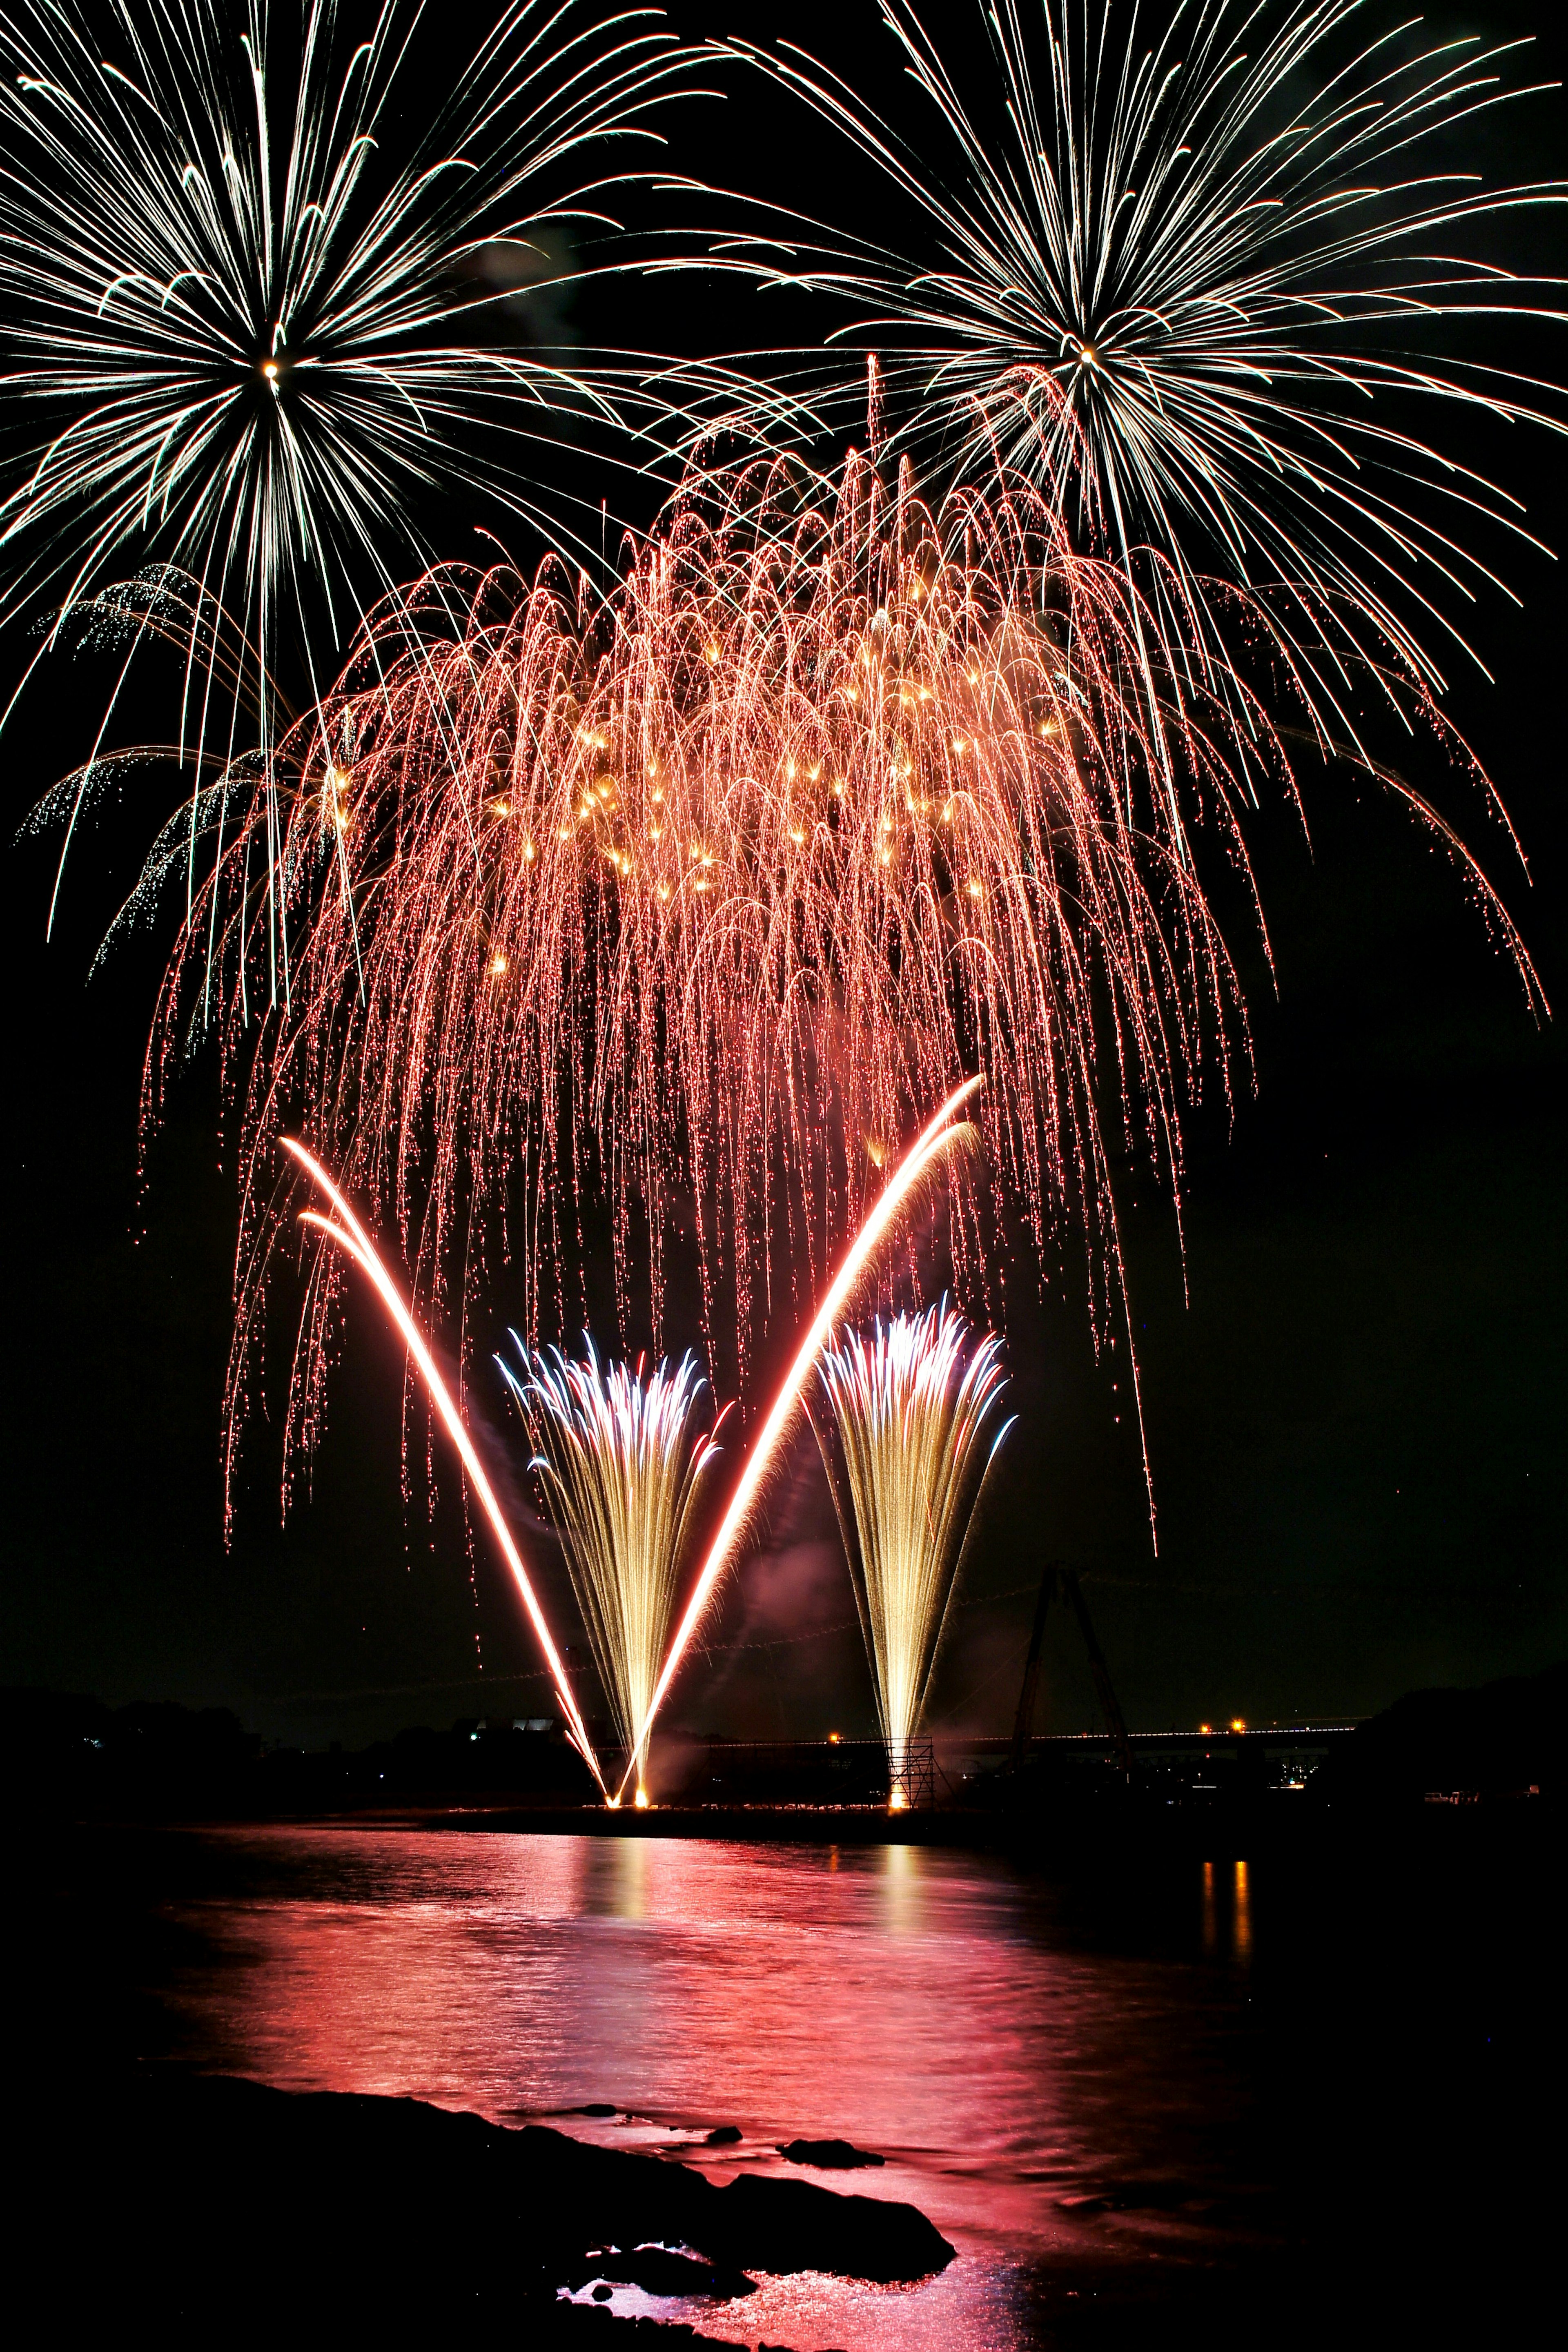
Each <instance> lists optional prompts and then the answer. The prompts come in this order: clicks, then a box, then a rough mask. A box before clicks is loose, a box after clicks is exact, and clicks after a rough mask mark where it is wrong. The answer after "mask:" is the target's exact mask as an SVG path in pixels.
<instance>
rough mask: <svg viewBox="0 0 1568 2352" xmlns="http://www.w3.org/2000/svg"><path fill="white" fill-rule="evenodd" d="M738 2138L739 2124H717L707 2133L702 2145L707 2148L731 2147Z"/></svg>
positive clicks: (739, 2132)
mask: <svg viewBox="0 0 1568 2352" xmlns="http://www.w3.org/2000/svg"><path fill="white" fill-rule="evenodd" d="M740 2137H741V2126H740V2125H739V2124H718V2125H716V2126H714V2128H713V2130H712V2131H710V2133H709V2135H708V2137H707V2139H706V2140H705V2141H704V2143H703V2145H704V2146H705V2147H734V2145H735V2142H736V2141H737V2140H738V2139H739V2138H740Z"/></svg>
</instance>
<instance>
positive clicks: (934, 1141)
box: [612, 1077, 984, 1804]
mask: <svg viewBox="0 0 1568 2352" xmlns="http://www.w3.org/2000/svg"><path fill="white" fill-rule="evenodd" d="M983 1083H984V1081H983V1080H982V1079H981V1078H978V1077H973V1078H969V1079H966V1080H965V1082H964V1084H963V1086H961V1087H956V1088H955V1089H954V1091H953V1092H952V1094H951V1095H949V1097H948V1098H947V1100H946V1101H945V1102H944V1103H943V1105H942V1108H941V1109H940V1110H939V1111H938V1112H937V1114H936V1116H935V1118H932V1119H931V1120H930V1121H929V1122H928V1123H927V1125H926V1126H924V1127H923V1128H922V1129H921V1131H920V1133H919V1135H917V1136H916V1138H915V1139H914V1141H913V1143H912V1144H910V1148H909V1150H908V1151H907V1152H906V1153H905V1154H904V1157H903V1159H902V1160H900V1163H899V1165H898V1168H897V1169H896V1170H895V1171H894V1173H893V1175H892V1176H891V1177H890V1178H889V1181H888V1184H887V1186H886V1188H885V1189H884V1191H883V1192H882V1194H881V1196H880V1198H879V1201H878V1202H877V1205H876V1207H875V1208H874V1209H873V1210H872V1211H871V1213H870V1214H869V1215H868V1218H867V1219H866V1222H865V1223H864V1224H863V1225H862V1226H861V1228H860V1230H859V1232H858V1234H856V1236H855V1239H854V1241H853V1242H852V1243H851V1244H850V1247H849V1250H848V1252H847V1255H846V1257H845V1260H844V1263H843V1265H841V1266H840V1267H839V1269H838V1272H837V1275H836V1276H835V1277H834V1280H833V1284H832V1286H831V1287H830V1289H829V1290H828V1293H827V1296H826V1298H824V1300H823V1302H822V1304H821V1306H820V1307H818V1308H817V1310H816V1317H815V1318H814V1320H813V1322H812V1325H811V1328H810V1329H809V1330H808V1331H807V1333H806V1335H805V1339H803V1340H802V1341H801V1343H800V1347H799V1349H798V1351H797V1353H796V1355H795V1361H794V1363H793V1364H792V1365H791V1366H790V1368H789V1370H788V1371H787V1373H786V1374H785V1375H784V1384H783V1386H782V1387H781V1388H780V1390H779V1392H778V1394H777V1396H776V1397H775V1398H774V1399H773V1404H772V1406H771V1407H770V1408H769V1412H768V1417H767V1419H766V1421H765V1422H763V1426H762V1428H761V1430H760V1431H759V1433H758V1435H757V1441H756V1444H754V1445H753V1446H752V1450H751V1453H750V1454H748V1455H747V1457H746V1465H745V1467H744V1469H743V1470H742V1473H741V1475H740V1477H739V1478H738V1479H737V1480H736V1482H735V1491H734V1493H733V1494H732V1495H731V1497H730V1507H729V1508H728V1510H727V1511H726V1512H725V1514H724V1517H723V1519H722V1520H721V1523H720V1527H719V1532H718V1534H717V1535H716V1536H715V1537H714V1538H713V1541H712V1544H711V1546H710V1549H709V1553H708V1557H707V1559H705V1560H704V1561H703V1563H702V1570H701V1573H700V1576H699V1577H698V1579H697V1582H696V1584H695V1585H694V1586H693V1587H692V1592H691V1598H690V1600H689V1601H688V1602H687V1604H686V1614H685V1615H684V1616H683V1617H682V1619H681V1621H680V1623H679V1626H678V1627H677V1629H676V1634H675V1639H674V1640H673V1642H671V1643H670V1645H669V1654H668V1656H667V1657H666V1659H665V1662H664V1666H663V1669H662V1671H661V1672H660V1675H659V1677H658V1682H657V1683H656V1684H655V1685H654V1691H653V1696H652V1698H651V1699H650V1700H649V1701H648V1706H647V1714H646V1715H645V1716H644V1717H643V1719H642V1724H641V1727H640V1728H639V1730H638V1732H637V1743H636V1746H635V1748H634V1749H633V1758H634V1761H635V1759H636V1758H637V1757H638V1756H641V1755H643V1754H644V1753H645V1752H646V1750H647V1738H648V1734H649V1732H650V1731H651V1730H652V1728H653V1720H654V1717H655V1716H656V1715H657V1714H658V1710H659V1707H660V1706H661V1705H662V1704H663V1701H664V1696H665V1693H666V1692H667V1691H668V1688H669V1685H670V1684H671V1683H672V1682H673V1681H674V1679H675V1675H676V1671H677V1669H678V1668H679V1664H680V1661H681V1659H682V1657H683V1656H684V1654H685V1653H686V1650H687V1647H688V1645H689V1643H690V1640H691V1637H692V1635H693V1633H695V1632H696V1631H697V1627H698V1625H699V1623H700V1621H701V1618H702V1613H703V1612H704V1610H705V1609H706V1608H707V1606H708V1603H709V1601H710V1599H711V1598H712V1593H713V1588H714V1586H715V1585H716V1584H717V1583H718V1581H719V1579H720V1576H721V1574H722V1573H723V1570H724V1569H725V1567H726V1565H727V1563H728V1561H729V1559H730V1556H731V1552H732V1551H733V1549H734V1548H735V1544H736V1542H737V1540H738V1539H739V1538H740V1536H741V1533H742V1529H743V1528H744V1527H745V1524H746V1521H747V1519H748V1517H750V1514H751V1511H752V1507H753V1505H754V1504H755V1502H756V1499H757V1495H758V1492H759V1490H760V1489H761V1486H762V1483H763V1478H764V1477H765V1476H766V1475H767V1472H768V1469H769V1467H770V1465H772V1462H773V1457H774V1455H775V1454H777V1452H778V1449H779V1444H780V1442H781V1440H782V1439H783V1437H784V1432H785V1431H786V1430H787V1429H788V1427H789V1424H790V1423H791V1421H792V1420H793V1419H794V1417H795V1408H796V1407H797V1406H798V1404H799V1402H800V1399H801V1392H802V1391H803V1390H804V1388H805V1382H806V1380H807V1378H808V1377H809V1375H810V1372H811V1368H812V1366H813V1364H814V1363H815V1362H816V1358H817V1356H818V1354H819V1353H820V1352H821V1350H822V1349H823V1347H824V1346H825V1345H826V1341H827V1339H828V1336H829V1334H830V1333H831V1331H832V1329H833V1326H834V1324H835V1323H836V1322H837V1319H838V1317H839V1315H840V1314H841V1312H842V1311H843V1308H844V1306H845V1304H846V1302H847V1299H848V1297H849V1295H850V1293H851V1292H852V1291H853V1289H854V1288H855V1286H856V1284H857V1283H858V1281H859V1279H860V1276H861V1275H862V1274H863V1273H864V1272H865V1270H866V1266H867V1264H868V1261H869V1259H870V1256H871V1254H872V1252H873V1251H874V1250H875V1248H876V1246H877V1244H878V1243H879V1241H880V1240H881V1238H882V1236H883V1234H885V1233H886V1232H887V1230H888V1227H889V1225H890V1224H891V1223H892V1221H893V1219H894V1217H895V1216H896V1215H897V1214H898V1213H899V1210H900V1208H901V1207H902V1206H903V1203H904V1202H905V1201H906V1200H907V1199H908V1197H909V1195H910V1192H912V1191H913V1189H914V1187H915V1185H916V1184H917V1183H918V1182H919V1181H920V1180H921V1177H922V1176H923V1175H924V1174H925V1172H926V1171H927V1169H928V1168H930V1167H931V1164H932V1162H933V1161H934V1160H938V1159H939V1158H940V1157H941V1156H942V1153H943V1152H944V1151H945V1150H947V1149H948V1147H949V1145H951V1144H953V1143H956V1142H957V1141H958V1139H959V1138H960V1137H961V1136H965V1135H971V1134H973V1128H972V1127H971V1126H970V1125H969V1123H968V1121H967V1120H964V1121H963V1122H961V1123H960V1124H958V1125H956V1126H955V1125H953V1124H952V1121H953V1119H954V1118H955V1116H956V1114H957V1112H958V1111H959V1110H961V1109H962V1108H963V1105H964V1104H965V1103H966V1102H967V1101H968V1100H969V1099H970V1097H972V1096H973V1095H976V1094H978V1093H979V1091H980V1088H981V1086H982V1084H983ZM631 1771H632V1767H631V1765H629V1764H628V1765H627V1767H626V1774H625V1776H624V1777H623V1779H622V1780H621V1784H620V1787H619V1788H618V1789H617V1790H616V1795H615V1798H614V1799H613V1800H612V1801H613V1802H615V1803H616V1804H618V1803H619V1802H620V1800H621V1798H622V1796H623V1795H624V1794H625V1792H626V1781H627V1780H629V1779H630V1778H631Z"/></svg>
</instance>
